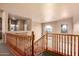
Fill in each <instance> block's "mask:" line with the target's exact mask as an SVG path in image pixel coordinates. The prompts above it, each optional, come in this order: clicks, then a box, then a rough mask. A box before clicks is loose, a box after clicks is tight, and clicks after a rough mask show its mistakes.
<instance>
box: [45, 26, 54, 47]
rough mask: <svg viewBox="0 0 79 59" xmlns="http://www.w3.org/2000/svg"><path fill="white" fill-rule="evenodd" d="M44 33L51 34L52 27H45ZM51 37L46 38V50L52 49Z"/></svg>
mask: <svg viewBox="0 0 79 59" xmlns="http://www.w3.org/2000/svg"><path fill="white" fill-rule="evenodd" d="M45 32H48V33H52V32H53V27H52V26H51V25H46V26H45ZM52 41H53V40H52V37H48V48H50V49H51V48H52V44H53V43H52Z"/></svg>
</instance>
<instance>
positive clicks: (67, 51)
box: [67, 36, 69, 56]
mask: <svg viewBox="0 0 79 59" xmlns="http://www.w3.org/2000/svg"><path fill="white" fill-rule="evenodd" d="M67 55H68V56H69V36H67Z"/></svg>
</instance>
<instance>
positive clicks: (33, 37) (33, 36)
mask: <svg viewBox="0 0 79 59" xmlns="http://www.w3.org/2000/svg"><path fill="white" fill-rule="evenodd" d="M34 39H35V35H34V32H33V31H32V56H34Z"/></svg>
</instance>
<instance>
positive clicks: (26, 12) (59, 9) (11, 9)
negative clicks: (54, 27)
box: [0, 3, 79, 23]
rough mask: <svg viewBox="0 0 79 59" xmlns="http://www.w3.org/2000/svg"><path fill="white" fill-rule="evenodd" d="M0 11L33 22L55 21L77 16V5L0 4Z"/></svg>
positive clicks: (78, 11) (78, 12)
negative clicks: (29, 19)
mask: <svg viewBox="0 0 79 59" xmlns="http://www.w3.org/2000/svg"><path fill="white" fill-rule="evenodd" d="M0 9H3V10H4V11H7V12H8V13H11V14H15V15H18V16H23V17H27V18H31V19H32V20H33V21H34V22H40V23H41V22H49V21H56V20H60V19H62V18H67V17H72V16H73V17H74V18H75V17H76V18H78V15H79V4H77V3H76V4H66V3H65V4H40V3H39V4H33V3H26V4H25V3H9V4H7V3H4V4H3V3H0Z"/></svg>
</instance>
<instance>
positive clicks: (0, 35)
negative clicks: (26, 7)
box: [0, 18, 2, 40]
mask: <svg viewBox="0 0 79 59" xmlns="http://www.w3.org/2000/svg"><path fill="white" fill-rule="evenodd" d="M1 39H2V19H1V18H0V40H1Z"/></svg>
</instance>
